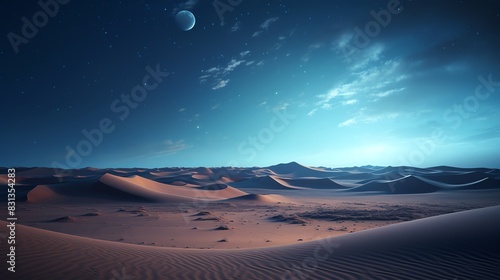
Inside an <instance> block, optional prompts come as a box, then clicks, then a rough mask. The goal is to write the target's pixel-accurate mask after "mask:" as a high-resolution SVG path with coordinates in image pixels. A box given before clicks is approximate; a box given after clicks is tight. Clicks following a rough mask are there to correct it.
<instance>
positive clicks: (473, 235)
mask: <svg viewBox="0 0 500 280" xmlns="http://www.w3.org/2000/svg"><path fill="white" fill-rule="evenodd" d="M499 216H500V206H495V207H488V208H483V209H477V210H470V211H464V212H459V213H453V214H446V215H442V216H437V217H432V218H426V219H421V220H416V221H411V222H405V223H400V224H396V225H390V226H386V227H381V228H377V229H372V230H367V231H363V232H358V233H353V234H348V235H343V236H339V237H333V238H327V239H322V240H317V241H311V242H305V243H298V244H294V245H287V246H279V247H270V248H262V249H242V250H197V249H173V248H157V247H148V246H140V245H131V244H120V243H115V242H109V241H101V240H94V239H89V238H83V237H76V236H71V235H67V234H61V233H55V232H50V231H46V230H41V229H35V228H31V227H26V226H21V225H18V226H17V243H18V245H17V248H16V271H17V272H16V273H15V277H13V276H14V275H13V274H10V272H8V271H7V270H6V262H5V260H4V259H5V254H4V253H2V255H3V257H2V259H3V260H4V261H2V270H1V272H0V278H1V279H30V280H31V279H106V280H109V279H135V280H137V279H200V280H201V279H426V280H428V279H498V275H500V266H499V264H500V248H499V246H498V242H497V241H498V237H499V236H500V223H498V217H499ZM0 227H1V228H4V229H5V227H6V225H5V222H0ZM0 249H1V252H6V251H7V244H6V242H2V243H1V244H0Z"/></svg>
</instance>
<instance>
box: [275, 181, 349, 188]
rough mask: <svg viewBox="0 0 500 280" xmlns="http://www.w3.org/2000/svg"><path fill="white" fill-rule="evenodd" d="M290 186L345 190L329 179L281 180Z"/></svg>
mask: <svg viewBox="0 0 500 280" xmlns="http://www.w3.org/2000/svg"><path fill="white" fill-rule="evenodd" d="M281 180H282V181H284V182H286V183H287V184H288V185H290V186H294V187H300V188H310V189H345V188H346V187H345V186H343V185H341V184H339V183H336V182H335V181H333V180H332V179H329V178H302V179H284V178H283V179H281Z"/></svg>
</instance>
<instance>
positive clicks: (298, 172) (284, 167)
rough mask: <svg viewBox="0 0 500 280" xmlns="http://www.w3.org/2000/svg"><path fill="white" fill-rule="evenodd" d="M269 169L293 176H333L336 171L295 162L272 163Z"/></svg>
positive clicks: (279, 173)
mask: <svg viewBox="0 0 500 280" xmlns="http://www.w3.org/2000/svg"><path fill="white" fill-rule="evenodd" d="M268 169H269V170H271V171H273V172H274V173H275V174H278V175H280V176H293V177H295V178H296V177H319V178H326V177H333V176H336V175H337V173H336V172H333V171H326V170H322V169H317V168H313V167H308V166H304V165H301V164H299V163H296V162H290V163H283V164H278V165H273V166H270V167H268Z"/></svg>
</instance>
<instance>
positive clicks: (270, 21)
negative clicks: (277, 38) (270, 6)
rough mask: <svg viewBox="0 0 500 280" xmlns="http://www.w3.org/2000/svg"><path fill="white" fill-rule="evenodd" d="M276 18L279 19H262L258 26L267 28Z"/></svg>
mask: <svg viewBox="0 0 500 280" xmlns="http://www.w3.org/2000/svg"><path fill="white" fill-rule="evenodd" d="M278 19H279V17H273V18H269V19H267V20H266V21H264V22H263V23H262V24H261V25H260V28H264V29H268V28H269V27H270V26H271V24H272V23H273V22H276V21H278Z"/></svg>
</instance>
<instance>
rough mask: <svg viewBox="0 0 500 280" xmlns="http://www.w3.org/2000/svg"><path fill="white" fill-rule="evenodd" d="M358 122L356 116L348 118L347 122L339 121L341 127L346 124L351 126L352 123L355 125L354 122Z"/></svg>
mask: <svg viewBox="0 0 500 280" xmlns="http://www.w3.org/2000/svg"><path fill="white" fill-rule="evenodd" d="M356 123H357V121H356V119H355V118H352V119H348V120H347V121H345V122H341V123H339V125H338V126H339V127H346V126H351V125H354V124H356Z"/></svg>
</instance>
